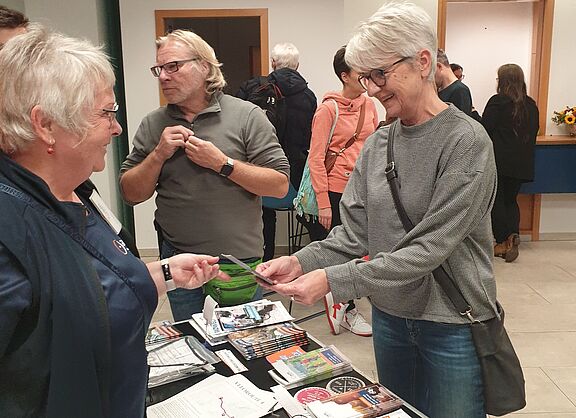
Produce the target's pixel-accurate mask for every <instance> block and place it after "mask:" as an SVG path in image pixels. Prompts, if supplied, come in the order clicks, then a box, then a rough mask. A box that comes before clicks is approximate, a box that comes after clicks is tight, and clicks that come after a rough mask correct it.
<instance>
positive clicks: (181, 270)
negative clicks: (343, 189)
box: [0, 26, 224, 417]
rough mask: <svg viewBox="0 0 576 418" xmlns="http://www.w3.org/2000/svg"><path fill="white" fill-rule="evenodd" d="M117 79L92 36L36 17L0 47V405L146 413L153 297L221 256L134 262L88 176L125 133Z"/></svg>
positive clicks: (190, 282)
mask: <svg viewBox="0 0 576 418" xmlns="http://www.w3.org/2000/svg"><path fill="white" fill-rule="evenodd" d="M113 87H114V72H113V69H112V66H111V64H110V62H109V61H108V58H107V57H106V55H105V54H104V53H103V52H102V50H101V49H100V48H97V47H94V46H93V45H91V44H90V43H88V42H86V41H80V40H77V39H73V38H69V37H66V36H63V35H60V34H57V33H51V32H49V31H47V30H45V29H43V28H41V27H39V26H34V27H30V28H29V31H28V33H25V34H23V35H19V36H17V37H15V38H12V39H11V40H9V41H8V42H7V43H6V44H5V45H4V47H3V48H2V50H1V51H0V207H1V208H2V216H0V231H2V233H1V234H0V277H2V279H1V283H0V369H1V370H2V372H1V373H0V411H2V412H1V414H2V416H7V417H20V416H50V417H136V416H140V417H141V416H144V415H145V409H144V408H145V402H144V401H145V393H146V384H147V375H148V368H147V365H146V349H145V346H144V338H145V334H146V331H147V329H148V326H149V324H150V321H151V319H152V314H153V313H154V310H155V308H156V305H157V303H158V296H159V295H162V294H164V293H165V292H166V291H167V288H168V287H169V286H170V285H171V284H173V285H175V286H177V287H186V288H196V287H199V286H201V285H202V284H203V283H205V282H206V281H207V280H209V279H210V278H212V277H214V276H218V275H219V271H218V266H217V265H214V263H216V261H217V260H218V258H217V257H209V256H198V255H192V254H181V255H178V256H174V257H171V258H169V259H166V260H162V262H160V261H156V262H153V263H149V264H148V265H145V264H144V263H142V262H141V261H140V260H139V259H137V258H136V257H135V256H134V255H132V253H131V252H130V251H129V249H128V246H127V244H126V243H125V242H124V241H123V240H122V239H121V238H120V237H119V236H118V235H117V234H116V232H117V229H118V225H117V224H116V223H115V219H114V218H113V217H112V216H109V215H107V213H106V210H104V209H103V206H102V204H103V202H100V203H102V204H99V201H98V196H97V193H95V192H94V189H93V187H89V180H88V178H89V177H90V175H91V174H92V173H93V172H97V171H102V170H104V166H105V156H106V148H107V146H108V144H109V143H110V141H111V139H112V137H114V136H118V135H120V133H121V132H122V128H121V127H120V125H119V124H118V121H117V120H116V112H117V111H118V105H117V104H116V100H115V97H114V91H113ZM90 192H92V194H90ZM104 206H105V205H104ZM112 226H114V228H116V229H113V227H112ZM170 276H171V277H170ZM223 277H224V276H223ZM167 278H172V280H173V282H167V281H166V280H165V279H167Z"/></svg>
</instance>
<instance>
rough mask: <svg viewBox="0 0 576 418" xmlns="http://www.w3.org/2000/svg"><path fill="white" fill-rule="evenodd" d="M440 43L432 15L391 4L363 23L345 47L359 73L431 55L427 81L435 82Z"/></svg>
mask: <svg viewBox="0 0 576 418" xmlns="http://www.w3.org/2000/svg"><path fill="white" fill-rule="evenodd" d="M437 45H438V41H437V38H436V30H435V29H434V24H433V22H432V19H431V18H430V16H429V15H428V14H427V13H426V12H425V11H424V10H423V9H421V8H420V7H418V6H416V5H414V4H412V3H398V2H391V3H387V4H385V5H384V6H382V7H381V8H380V9H379V10H378V11H377V12H376V13H374V14H373V15H372V16H371V17H370V18H369V19H368V20H366V21H364V22H362V23H360V25H359V26H358V28H357V29H356V31H355V34H354V35H353V36H352V39H350V41H349V42H348V45H347V46H346V56H345V57H346V62H347V63H348V64H349V65H350V66H351V67H352V68H354V69H355V70H356V71H358V72H360V73H367V72H369V71H370V70H373V69H376V68H382V67H383V65H385V64H390V63H392V62H394V61H396V60H397V59H398V58H404V57H414V56H416V54H417V53H418V51H421V50H427V51H429V52H430V55H431V59H432V65H431V71H430V75H429V77H428V80H430V81H432V80H434V72H435V70H436V51H437Z"/></svg>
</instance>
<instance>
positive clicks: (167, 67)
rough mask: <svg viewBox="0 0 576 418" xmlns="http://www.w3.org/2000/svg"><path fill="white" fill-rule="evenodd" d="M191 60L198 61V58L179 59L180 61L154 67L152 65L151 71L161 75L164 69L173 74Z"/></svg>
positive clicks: (156, 75)
mask: <svg viewBox="0 0 576 418" xmlns="http://www.w3.org/2000/svg"><path fill="white" fill-rule="evenodd" d="M191 61H198V58H189V59H187V60H178V61H170V62H167V63H166V64H163V65H155V66H154V67H150V71H151V72H152V75H153V76H154V77H160V73H162V70H164V72H166V74H172V73H175V72H177V71H178V70H179V69H180V68H182V65H183V64H186V63H187V62H191Z"/></svg>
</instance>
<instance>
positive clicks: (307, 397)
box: [294, 386, 332, 405]
mask: <svg viewBox="0 0 576 418" xmlns="http://www.w3.org/2000/svg"><path fill="white" fill-rule="evenodd" d="M331 396H332V394H331V393H330V392H328V391H327V390H326V389H324V388H319V387H316V386H312V387H309V388H304V389H300V390H299V391H298V392H296V394H295V395H294V398H296V400H297V401H298V402H300V403H301V404H303V405H306V404H307V403H310V402H312V401H323V400H324V399H328V398H329V397H331Z"/></svg>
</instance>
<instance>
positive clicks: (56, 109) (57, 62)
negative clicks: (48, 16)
mask: <svg viewBox="0 0 576 418" xmlns="http://www.w3.org/2000/svg"><path fill="white" fill-rule="evenodd" d="M114 81H115V78H114V70H113V68H112V65H111V64H110V61H109V59H108V57H107V55H106V54H105V53H104V52H103V50H102V48H101V47H96V46H94V45H92V44H91V43H90V42H88V41H85V40H79V39H75V38H70V37H68V36H65V35H62V34H60V33H56V32H51V31H49V30H47V29H45V28H44V27H42V26H40V25H37V24H31V25H29V27H28V32H27V33H24V34H22V35H19V36H17V37H15V38H12V39H11V40H9V41H8V42H6V44H5V45H4V47H3V48H2V50H0V149H2V151H4V152H5V153H14V152H18V151H21V150H23V149H25V148H26V146H27V145H29V144H30V143H32V142H33V141H34V140H35V139H36V135H35V133H34V129H33V127H32V122H31V119H30V112H31V110H32V108H33V107H34V106H39V107H40V109H41V110H42V112H43V114H44V115H45V116H47V117H48V118H50V120H52V121H53V122H55V123H56V124H57V125H59V126H60V127H61V128H63V129H64V130H66V131H68V132H70V133H73V134H75V135H77V136H78V137H79V138H81V139H83V138H85V137H86V135H87V134H88V131H89V129H90V127H91V118H92V116H93V114H94V106H96V96H97V95H98V94H100V93H101V92H102V90H104V89H107V88H112V87H114Z"/></svg>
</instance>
